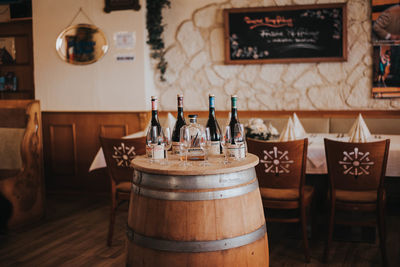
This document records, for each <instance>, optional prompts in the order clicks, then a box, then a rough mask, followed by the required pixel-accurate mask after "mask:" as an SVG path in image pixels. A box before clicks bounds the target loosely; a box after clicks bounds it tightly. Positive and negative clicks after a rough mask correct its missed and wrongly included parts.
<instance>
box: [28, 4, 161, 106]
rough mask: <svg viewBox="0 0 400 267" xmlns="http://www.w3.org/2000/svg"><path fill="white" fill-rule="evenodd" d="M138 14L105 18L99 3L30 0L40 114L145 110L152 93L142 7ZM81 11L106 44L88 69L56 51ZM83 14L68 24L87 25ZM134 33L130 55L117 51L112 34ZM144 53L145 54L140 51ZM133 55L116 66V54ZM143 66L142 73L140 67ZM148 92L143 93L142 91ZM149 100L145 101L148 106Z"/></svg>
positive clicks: (128, 13) (115, 15) (118, 12)
mask: <svg viewBox="0 0 400 267" xmlns="http://www.w3.org/2000/svg"><path fill="white" fill-rule="evenodd" d="M140 2H141V5H142V8H141V9H140V11H139V12H138V11H133V10H124V11H114V12H111V13H108V14H107V13H105V12H104V11H103V8H104V0H68V1H65V0H33V1H32V9H33V10H32V12H33V14H32V20H33V49H34V72H35V73H34V75H35V95H36V99H39V100H40V101H41V108H42V110H44V111H140V110H147V109H149V107H150V105H149V103H150V100H149V99H150V95H152V94H153V92H154V89H153V88H154V86H153V85H152V79H153V78H152V71H151V69H150V67H149V59H148V58H146V56H147V55H148V52H147V50H146V49H147V48H146V35H147V32H146V30H145V29H146V27H145V9H146V8H145V5H146V4H145V2H144V1H140ZM80 7H82V9H83V10H84V12H85V13H86V14H87V15H88V17H89V18H90V20H92V21H93V23H94V24H95V25H96V26H97V27H99V28H100V29H101V30H102V31H103V32H104V33H105V35H106V37H107V39H108V41H109V44H110V46H109V50H108V52H107V54H106V55H105V56H104V57H103V58H102V59H100V60H99V61H98V62H96V63H93V64H90V65H83V66H79V65H71V64H68V63H66V62H63V61H62V60H61V59H60V58H59V56H58V54H57V52H56V50H55V43H56V38H57V36H58V35H59V34H60V33H61V32H62V30H63V29H64V28H66V27H67V26H69V25H70V23H71V21H72V19H73V18H74V16H75V15H76V13H77V12H78V10H79V8H80ZM90 20H89V19H88V18H86V16H84V15H83V14H82V13H80V14H79V15H78V17H77V18H76V19H75V20H74V21H73V24H78V23H90ZM120 31H128V32H135V33H136V46H135V48H134V49H133V50H117V48H116V47H115V44H114V40H113V37H114V34H115V33H116V32H120ZM145 50H146V52H145ZM126 52H128V53H133V54H134V55H135V60H134V61H133V62H120V61H119V62H117V61H116V59H115V55H116V54H118V53H126ZM146 65H147V68H145V66H146ZM146 88H147V90H146ZM147 100H149V101H147Z"/></svg>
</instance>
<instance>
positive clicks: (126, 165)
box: [100, 136, 146, 184]
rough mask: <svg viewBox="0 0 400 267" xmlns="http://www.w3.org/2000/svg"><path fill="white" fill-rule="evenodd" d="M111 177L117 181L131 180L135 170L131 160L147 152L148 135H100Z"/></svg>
mask: <svg viewBox="0 0 400 267" xmlns="http://www.w3.org/2000/svg"><path fill="white" fill-rule="evenodd" d="M100 142H101V147H102V148H103V153H104V158H105V160H106V164H107V168H108V172H109V175H110V178H111V179H112V180H113V181H114V182H115V183H116V184H118V183H120V182H122V181H131V180H132V177H133V171H132V167H131V164H130V163H131V161H132V160H133V159H134V158H135V157H136V156H137V155H143V154H145V153H146V137H139V138H127V139H124V138H107V137H103V136H100Z"/></svg>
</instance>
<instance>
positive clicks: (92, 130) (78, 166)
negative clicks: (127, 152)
mask: <svg viewBox="0 0 400 267" xmlns="http://www.w3.org/2000/svg"><path fill="white" fill-rule="evenodd" d="M148 118H149V115H148V112H43V127H44V133H46V134H45V137H44V138H45V140H44V153H45V166H46V184H47V188H48V191H53V192H54V191H64V192H82V191H84V192H93V193H108V192H109V180H108V178H107V172H106V170H105V169H98V170H95V171H92V172H90V173H89V167H90V165H91V163H92V161H93V159H94V157H95V156H96V154H97V152H98V150H99V148H100V141H99V135H100V134H102V135H105V136H112V137H121V136H124V135H128V134H131V133H134V132H137V131H140V130H143V129H144V127H145V126H143V125H146V124H147V121H148ZM54 125H57V126H58V127H61V126H62V125H64V128H54ZM66 125H69V128H68V127H67V128H65V127H66ZM71 125H74V127H75V128H74V131H75V137H73V136H72V135H71V132H70V133H68V130H71ZM51 128H53V130H51ZM56 130H59V131H61V134H58V133H55V131H56ZM51 131H53V136H52V137H51ZM52 138H53V139H54V141H50V139H52ZM57 138H59V139H57ZM73 138H75V143H74V144H72V143H71V140H74V139H73ZM46 139H48V140H46ZM61 139H65V140H64V141H63V142H64V143H65V144H59V142H61V141H62V140H61ZM54 142H56V145H57V146H58V145H60V146H62V149H63V150H64V151H65V150H68V149H69V150H68V151H66V155H59V156H58V157H60V158H58V159H55V158H54V156H49V155H54V153H55V152H54V151H53V150H54V149H56V148H55V147H54ZM72 147H73V148H72ZM72 150H74V153H72ZM72 155H73V157H74V160H75V162H74V168H75V171H74V173H72V172H71V170H70V168H71V167H72V166H71V163H70V162H71V161H66V160H65V158H70V159H71V157H72ZM62 159H64V160H63V161H62ZM55 160H57V165H55V164H54V161H55ZM54 168H57V170H53V169H54Z"/></svg>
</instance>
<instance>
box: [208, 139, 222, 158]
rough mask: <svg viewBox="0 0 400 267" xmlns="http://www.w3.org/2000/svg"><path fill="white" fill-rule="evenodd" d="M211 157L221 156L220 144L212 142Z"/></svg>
mask: <svg viewBox="0 0 400 267" xmlns="http://www.w3.org/2000/svg"><path fill="white" fill-rule="evenodd" d="M208 153H209V154H210V155H219V154H221V148H220V142H219V141H212V142H211V147H210V151H209V152H208Z"/></svg>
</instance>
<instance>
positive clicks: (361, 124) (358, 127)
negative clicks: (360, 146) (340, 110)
mask: <svg viewBox="0 0 400 267" xmlns="http://www.w3.org/2000/svg"><path fill="white" fill-rule="evenodd" d="M349 136H350V138H349V142H352V143H365V142H368V141H369V140H370V139H371V132H370V131H369V129H368V127H367V124H365V121H364V119H363V117H362V116H361V114H359V115H358V118H357V120H356V121H355V122H354V124H353V126H352V127H351V129H350V132H349Z"/></svg>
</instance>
